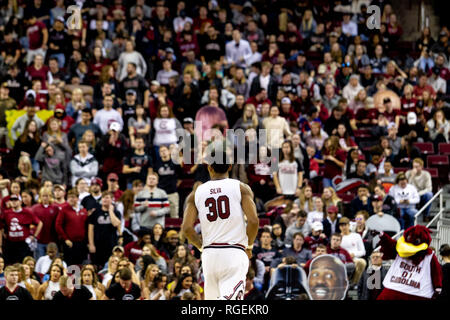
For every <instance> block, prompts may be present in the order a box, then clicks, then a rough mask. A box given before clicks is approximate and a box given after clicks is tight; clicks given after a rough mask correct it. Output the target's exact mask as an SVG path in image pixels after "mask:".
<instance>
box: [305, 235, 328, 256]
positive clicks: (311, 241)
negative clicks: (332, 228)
mask: <svg viewBox="0 0 450 320" xmlns="http://www.w3.org/2000/svg"><path fill="white" fill-rule="evenodd" d="M305 243H306V244H307V245H308V248H309V250H311V252H312V253H314V252H316V249H317V246H318V245H319V244H324V245H327V243H328V239H327V238H321V237H320V236H317V237H314V236H308V237H306V238H305Z"/></svg>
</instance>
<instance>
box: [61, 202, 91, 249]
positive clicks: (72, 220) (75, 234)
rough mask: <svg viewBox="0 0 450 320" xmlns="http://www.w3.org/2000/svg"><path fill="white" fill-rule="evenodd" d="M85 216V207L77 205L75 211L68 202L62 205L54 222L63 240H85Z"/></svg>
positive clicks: (86, 215) (86, 216) (86, 214)
mask: <svg viewBox="0 0 450 320" xmlns="http://www.w3.org/2000/svg"><path fill="white" fill-rule="evenodd" d="M87 218H88V213H87V211H86V209H84V208H81V209H80V207H79V211H78V212H77V211H75V209H74V208H72V207H71V206H70V205H68V204H67V205H65V206H63V207H62V209H61V211H60V212H59V214H58V217H57V218H56V222H55V226H56V232H57V233H58V236H59V237H60V238H62V239H63V240H64V241H65V240H70V241H72V242H80V241H83V240H85V238H86V234H87V233H86V221H87Z"/></svg>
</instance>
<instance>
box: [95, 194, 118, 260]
mask: <svg viewBox="0 0 450 320" xmlns="http://www.w3.org/2000/svg"><path fill="white" fill-rule="evenodd" d="M112 201H113V195H112V194H111V193H110V192H109V191H105V192H103V193H102V199H101V207H100V208H96V209H95V211H94V212H93V213H92V214H91V215H90V216H89V218H88V241H89V253H91V254H92V255H93V259H92V260H93V262H94V263H95V264H96V265H99V266H103V265H104V264H105V262H106V261H107V260H108V257H109V254H110V252H111V251H112V248H114V246H115V245H116V244H117V241H118V233H119V230H120V219H121V216H120V213H119V212H118V211H117V210H115V209H114V205H113V203H112ZM120 233H121V232H120Z"/></svg>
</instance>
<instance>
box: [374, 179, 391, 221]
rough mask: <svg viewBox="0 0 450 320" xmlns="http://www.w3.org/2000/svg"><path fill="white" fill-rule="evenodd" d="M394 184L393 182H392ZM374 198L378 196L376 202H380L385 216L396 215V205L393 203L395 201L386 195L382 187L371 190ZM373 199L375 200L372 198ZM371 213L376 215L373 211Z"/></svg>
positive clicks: (378, 186)
mask: <svg viewBox="0 0 450 320" xmlns="http://www.w3.org/2000/svg"><path fill="white" fill-rule="evenodd" d="M394 182H395V181H394ZM373 192H374V196H375V195H376V196H378V201H382V203H381V206H382V211H383V212H384V213H386V214H390V215H391V216H396V214H397V203H396V202H395V199H394V198H393V197H392V196H391V195H389V194H386V192H385V190H384V188H383V186H381V185H377V186H375V188H374V189H373ZM374 199H377V198H375V197H374ZM378 211H379V210H378ZM373 213H377V212H375V211H373Z"/></svg>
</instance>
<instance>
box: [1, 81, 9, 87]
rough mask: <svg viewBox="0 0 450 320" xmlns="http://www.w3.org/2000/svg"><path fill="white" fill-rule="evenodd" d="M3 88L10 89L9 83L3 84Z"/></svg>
mask: <svg viewBox="0 0 450 320" xmlns="http://www.w3.org/2000/svg"><path fill="white" fill-rule="evenodd" d="M2 88H8V89H9V87H8V82H6V81H5V82H3V83H2Z"/></svg>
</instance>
